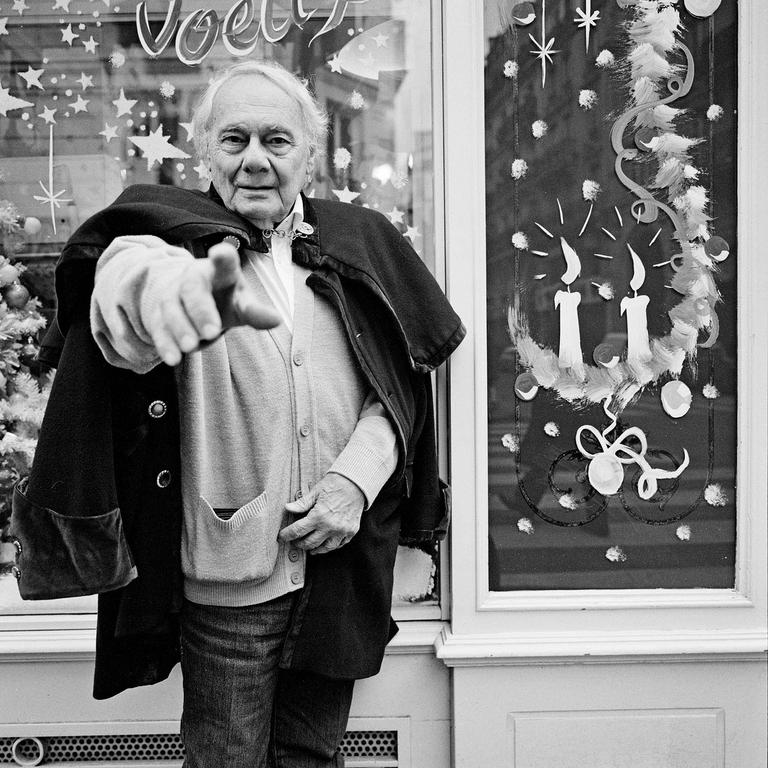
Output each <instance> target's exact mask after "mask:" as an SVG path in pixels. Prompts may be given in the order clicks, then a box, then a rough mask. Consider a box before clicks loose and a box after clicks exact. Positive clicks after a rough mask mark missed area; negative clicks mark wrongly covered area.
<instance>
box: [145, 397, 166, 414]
mask: <svg viewBox="0 0 768 768" xmlns="http://www.w3.org/2000/svg"><path fill="white" fill-rule="evenodd" d="M147 410H148V411H149V415H150V416H151V417H152V418H153V419H162V418H163V416H165V414H166V413H168V406H167V405H166V404H165V403H164V402H163V401H162V400H153V401H152V402H151V403H150V404H149V408H148V409H147Z"/></svg>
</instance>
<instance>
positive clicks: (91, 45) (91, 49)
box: [80, 35, 99, 56]
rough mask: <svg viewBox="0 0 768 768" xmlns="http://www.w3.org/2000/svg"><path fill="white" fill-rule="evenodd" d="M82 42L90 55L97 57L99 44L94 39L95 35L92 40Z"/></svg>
mask: <svg viewBox="0 0 768 768" xmlns="http://www.w3.org/2000/svg"><path fill="white" fill-rule="evenodd" d="M80 42H81V43H82V44H83V47H84V48H85V50H86V51H88V53H92V54H93V55H94V56H95V55H96V48H97V46H98V45H99V44H98V43H97V42H96V41H95V40H94V39H93V35H91V38H90V40H81V41H80Z"/></svg>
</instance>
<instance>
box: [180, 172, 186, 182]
mask: <svg viewBox="0 0 768 768" xmlns="http://www.w3.org/2000/svg"><path fill="white" fill-rule="evenodd" d="M179 178H180V179H181V180H182V181H184V179H186V178H187V174H186V173H182V174H181V176H179Z"/></svg>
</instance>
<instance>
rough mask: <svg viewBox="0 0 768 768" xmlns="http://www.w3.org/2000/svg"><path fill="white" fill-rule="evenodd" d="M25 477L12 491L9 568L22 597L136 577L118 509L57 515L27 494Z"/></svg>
mask: <svg viewBox="0 0 768 768" xmlns="http://www.w3.org/2000/svg"><path fill="white" fill-rule="evenodd" d="M27 482H28V480H27V478H24V479H22V480H21V481H19V483H17V485H16V487H15V488H14V490H13V513H12V515H11V531H10V532H11V536H12V537H13V540H14V543H15V544H16V550H17V552H18V554H17V557H16V568H15V569H14V573H15V575H16V578H17V579H18V581H19V592H20V594H21V597H22V598H23V599H24V600H51V599H54V598H60V597H79V596H82V595H93V594H96V593H100V592H108V591H110V590H113V589H118V588H119V587H124V586H125V585H126V584H128V583H129V582H131V581H132V580H133V579H135V578H136V575H137V574H136V568H135V566H134V564H133V558H132V557H131V553H130V550H129V549H128V544H127V542H126V540H125V535H124V533H123V524H122V519H121V517H120V510H119V509H113V510H110V511H108V512H104V513H103V514H98V515H90V516H83V517H73V516H69V515H62V514H60V513H58V512H56V511H55V510H53V509H48V508H47V507H42V506H40V505H38V504H35V503H34V502H32V501H30V499H29V498H28V497H27V493H26V491H27Z"/></svg>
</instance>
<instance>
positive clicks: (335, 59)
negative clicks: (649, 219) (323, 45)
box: [328, 53, 341, 75]
mask: <svg viewBox="0 0 768 768" xmlns="http://www.w3.org/2000/svg"><path fill="white" fill-rule="evenodd" d="M328 66H329V67H330V68H331V72H335V73H336V74H337V75H340V74H341V64H340V63H339V54H338V53H334V54H333V56H332V57H331V60H330V61H329V62H328Z"/></svg>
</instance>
